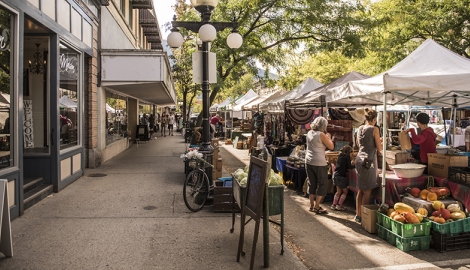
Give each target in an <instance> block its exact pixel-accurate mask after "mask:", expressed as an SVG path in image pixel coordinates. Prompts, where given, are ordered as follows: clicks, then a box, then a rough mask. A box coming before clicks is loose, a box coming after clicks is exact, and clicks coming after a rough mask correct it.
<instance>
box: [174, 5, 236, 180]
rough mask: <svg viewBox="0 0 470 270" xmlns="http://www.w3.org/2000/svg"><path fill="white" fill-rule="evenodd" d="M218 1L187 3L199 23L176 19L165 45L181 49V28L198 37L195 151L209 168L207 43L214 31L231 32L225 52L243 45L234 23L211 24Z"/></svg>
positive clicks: (214, 36)
mask: <svg viewBox="0 0 470 270" xmlns="http://www.w3.org/2000/svg"><path fill="white" fill-rule="evenodd" d="M218 2H219V1H218V0H191V4H192V5H193V6H194V8H195V9H196V10H197V11H199V13H200V14H201V21H200V22H183V21H175V20H176V16H175V17H174V18H173V21H172V22H171V25H172V27H173V28H172V30H171V31H172V32H171V33H170V34H169V35H168V38H167V42H168V45H169V46H170V47H172V48H179V47H180V46H181V45H183V42H184V38H183V36H182V35H181V33H180V32H179V31H178V27H181V28H185V29H187V30H189V31H192V32H194V33H199V38H200V39H201V41H202V49H201V51H202V82H201V85H202V146H201V148H200V149H199V151H200V152H201V153H205V154H206V156H207V158H206V159H207V161H208V162H210V163H211V164H212V153H213V151H214V149H213V148H212V146H211V142H210V123H209V107H210V100H209V42H212V41H214V39H215V38H216V36H217V31H220V30H224V29H226V28H232V33H231V34H230V35H229V36H228V37H227V45H228V46H229V48H232V49H238V48H240V46H241V45H242V43H243V38H242V36H241V35H240V34H239V33H238V31H237V28H238V23H237V22H236V21H235V19H234V20H233V21H232V22H211V21H210V17H211V13H212V10H213V9H214V8H215V7H216V6H217V3H218ZM207 170H208V172H207V175H208V176H209V180H210V182H211V184H212V171H211V168H208V169H207Z"/></svg>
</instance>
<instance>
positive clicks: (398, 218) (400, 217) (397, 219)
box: [393, 214, 406, 223]
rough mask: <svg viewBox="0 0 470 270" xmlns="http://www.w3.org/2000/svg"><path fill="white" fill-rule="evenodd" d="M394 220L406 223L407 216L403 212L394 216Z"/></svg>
mask: <svg viewBox="0 0 470 270" xmlns="http://www.w3.org/2000/svg"><path fill="white" fill-rule="evenodd" d="M393 220H395V221H399V222H401V223H405V222H406V219H405V217H404V216H403V215H401V214H398V215H395V216H394V217H393Z"/></svg>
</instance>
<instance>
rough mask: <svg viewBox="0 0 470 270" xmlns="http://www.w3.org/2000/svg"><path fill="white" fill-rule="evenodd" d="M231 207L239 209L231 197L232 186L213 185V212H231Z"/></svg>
mask: <svg viewBox="0 0 470 270" xmlns="http://www.w3.org/2000/svg"><path fill="white" fill-rule="evenodd" d="M233 209H235V210H236V211H237V212H239V211H240V208H239V207H238V204H237V202H235V199H234V197H233V188H232V187H221V186H214V212H216V213H224V212H225V213H227V212H232V210H233Z"/></svg>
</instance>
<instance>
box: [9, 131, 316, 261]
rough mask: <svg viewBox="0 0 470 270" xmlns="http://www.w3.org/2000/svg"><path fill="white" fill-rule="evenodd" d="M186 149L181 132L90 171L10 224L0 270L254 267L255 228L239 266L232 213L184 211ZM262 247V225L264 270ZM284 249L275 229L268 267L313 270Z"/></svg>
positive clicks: (259, 255) (247, 237) (249, 229)
mask: <svg viewBox="0 0 470 270" xmlns="http://www.w3.org/2000/svg"><path fill="white" fill-rule="evenodd" d="M185 148H186V145H185V143H184V140H183V137H182V136H181V135H180V134H179V133H177V132H175V136H167V137H164V138H162V137H158V139H156V140H151V141H149V142H144V143H140V144H139V147H137V145H135V144H134V145H132V146H131V147H130V148H129V149H128V150H126V151H124V152H123V153H121V154H120V155H118V156H116V157H115V158H113V159H111V160H109V161H108V162H106V163H104V164H102V166H100V167H99V168H97V169H87V170H86V171H85V174H84V176H83V177H81V178H80V179H78V180H77V181H76V182H74V183H73V184H71V185H70V186H68V187H67V188H65V189H64V190H62V191H61V192H60V193H54V194H52V195H51V196H49V197H48V198H46V199H44V200H43V201H41V202H40V203H38V204H36V205H35V206H33V207H31V208H30V209H28V210H26V212H25V214H24V215H23V216H21V217H19V218H17V219H15V220H14V221H13V222H12V234H13V252H14V256H13V257H12V258H5V257H3V255H0V269H249V265H250V256H251V247H252V236H253V232H254V222H250V223H248V225H247V226H246V229H245V242H244V243H245V244H244V251H245V252H246V256H244V257H242V258H241V260H240V262H236V255H237V247H238V237H239V232H240V223H239V221H240V218H239V216H237V219H236V223H235V231H234V233H230V229H231V221H232V218H231V214H230V213H214V212H213V211H212V206H206V207H204V209H202V210H201V211H199V212H197V213H192V212H190V211H189V210H188V209H187V208H186V206H185V205H184V202H183V197H182V189H183V182H184V177H185V175H184V163H183V161H182V159H181V158H180V155H181V154H182V153H183V152H184V151H185ZM222 157H223V158H224V159H226V160H227V162H229V160H234V159H233V157H229V155H222ZM235 162H237V161H235ZM223 175H224V176H226V175H228V172H227V170H224V171H223ZM92 176H100V177H92ZM262 247H263V243H262V226H261V229H260V236H259V238H258V244H257V250H256V258H255V263H254V268H255V269H260V268H264V266H263V249H262ZM280 250H281V247H280V242H279V233H278V232H277V231H276V230H275V229H273V228H272V227H271V229H270V269H307V268H306V267H305V266H304V265H303V263H302V262H301V261H300V259H299V258H298V257H297V256H296V255H295V254H294V253H293V252H292V251H291V250H290V249H289V247H288V246H287V244H286V243H285V244H284V255H282V256H281V255H280Z"/></svg>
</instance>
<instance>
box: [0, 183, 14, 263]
mask: <svg viewBox="0 0 470 270" xmlns="http://www.w3.org/2000/svg"><path fill="white" fill-rule="evenodd" d="M0 226H1V227H0V252H1V253H3V255H5V257H13V241H12V238H11V223H10V209H9V207H8V181H7V180H5V179H0Z"/></svg>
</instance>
